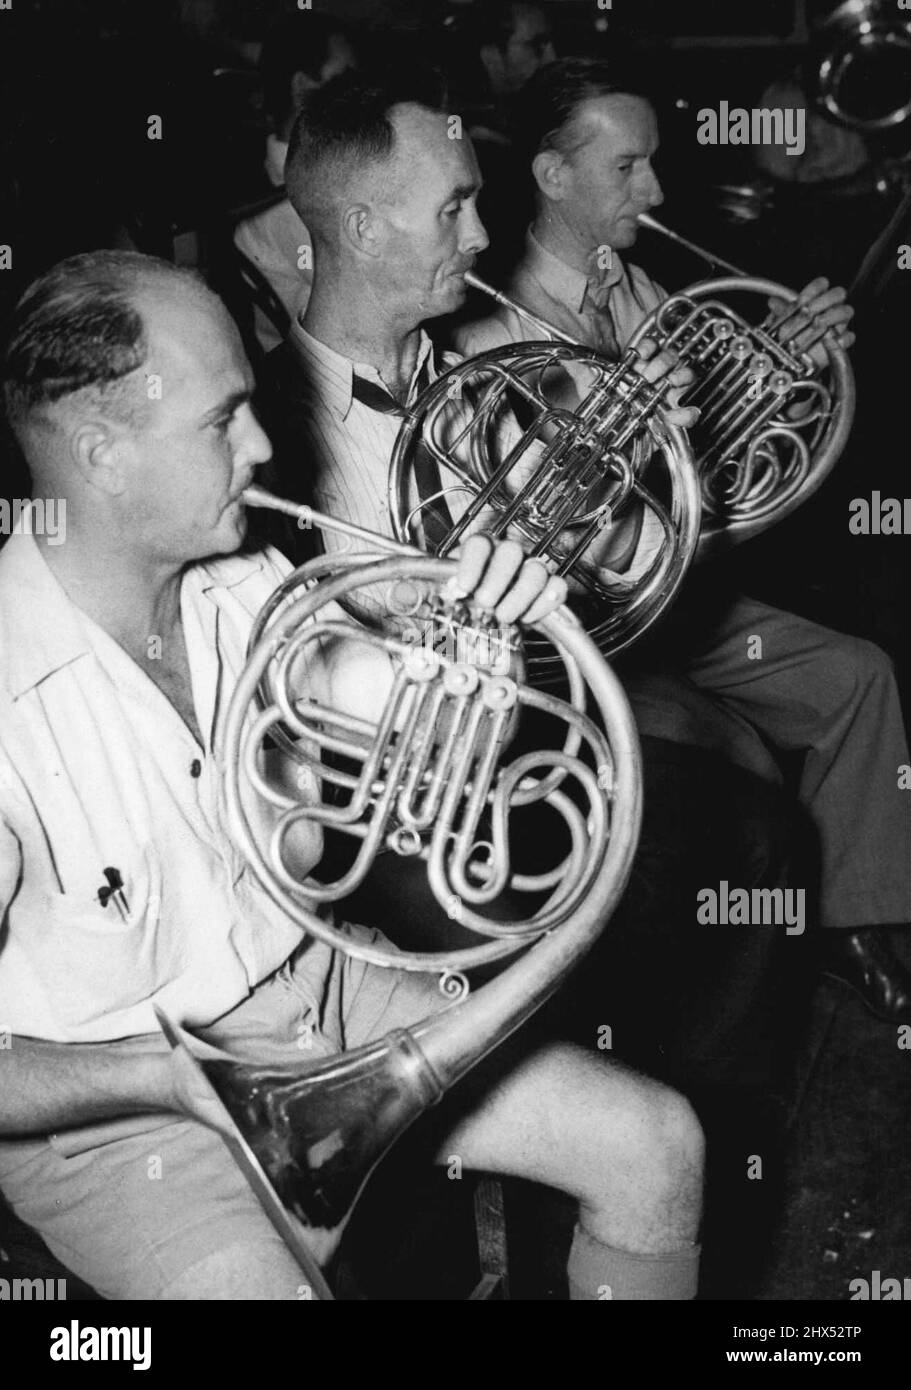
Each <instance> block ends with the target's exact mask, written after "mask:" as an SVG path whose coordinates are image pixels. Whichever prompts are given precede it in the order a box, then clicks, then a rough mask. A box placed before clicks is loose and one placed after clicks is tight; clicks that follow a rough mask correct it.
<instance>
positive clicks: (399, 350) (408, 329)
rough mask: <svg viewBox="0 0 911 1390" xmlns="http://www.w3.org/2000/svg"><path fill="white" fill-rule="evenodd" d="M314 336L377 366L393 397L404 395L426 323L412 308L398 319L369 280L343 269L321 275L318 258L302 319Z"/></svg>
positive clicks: (343, 353) (352, 358)
mask: <svg viewBox="0 0 911 1390" xmlns="http://www.w3.org/2000/svg"><path fill="white" fill-rule="evenodd" d="M302 323H303V326H304V328H305V329H306V330H307V332H308V333H310V334H311V335H312V336H313V337H314V338H317V339H318V340H319V341H320V342H321V343H325V344H326V346H327V347H330V348H332V349H333V350H334V351H335V352H337V353H340V354H341V356H342V357H347V358H348V359H349V361H351V362H362V363H364V365H365V366H370V367H374V368H375V369H376V371H377V372H379V374H380V377H381V378H382V380H383V381H384V382H385V384H386V386H387V387H388V388H389V390H390V391H391V392H392V394H393V395H394V396H397V397H404V395H405V394H406V392H407V390H408V387H409V385H410V383H411V378H412V375H413V374H414V368H415V364H416V362H417V357H418V348H419V347H420V342H421V325H420V323H419V322H418V323H415V322H414V321H413V310H412V311H410V312H405V313H402V314H400V315H397V314H396V312H395V310H394V308H390V305H389V304H388V303H386V302H384V300H383V298H382V296H381V295H378V294H377V292H376V289H375V287H374V286H373V285H371V284H370V283H369V281H368V280H367V279H366V278H364V277H358V279H357V283H355V281H354V277H346V276H345V275H344V273H343V272H341V271H340V270H339V269H338V267H331V268H329V269H328V273H327V274H321V273H320V269H319V260H317V269H316V272H315V274H314V277H313V289H312V292H311V294H310V300H309V302H308V304H307V309H306V312H305V314H304V317H303V319H302Z"/></svg>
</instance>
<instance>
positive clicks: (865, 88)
mask: <svg viewBox="0 0 911 1390" xmlns="http://www.w3.org/2000/svg"><path fill="white" fill-rule="evenodd" d="M896 8H897V7H896V5H895V4H893V3H889V4H888V5H886V4H884V3H882V0H844V3H843V4H840V5H839V6H838V7H837V8H836V9H835V10H834V11H833V12H832V14H830V15H829V16H828V18H827V19H826V20H825V22H824V23H822V24H821V25H820V26H819V28H818V30H817V31H816V33H815V35H814V43H813V47H812V50H811V59H810V65H809V75H810V81H809V84H808V85H809V86H810V89H811V95H812V96H813V98H814V99H815V101H816V103H817V105H818V106H820V107H821V109H822V110H823V111H825V112H826V114H827V115H829V116H831V117H832V119H833V120H836V121H838V122H839V123H840V124H841V125H844V126H848V127H849V128H850V129H851V130H857V131H860V132H861V133H862V134H864V135H879V134H883V133H884V132H887V131H889V130H893V129H895V127H897V126H899V125H902V124H903V123H904V122H905V121H906V120H907V119H908V117H909V116H911V16H904V17H901V16H900V15H899V14H897V13H896Z"/></svg>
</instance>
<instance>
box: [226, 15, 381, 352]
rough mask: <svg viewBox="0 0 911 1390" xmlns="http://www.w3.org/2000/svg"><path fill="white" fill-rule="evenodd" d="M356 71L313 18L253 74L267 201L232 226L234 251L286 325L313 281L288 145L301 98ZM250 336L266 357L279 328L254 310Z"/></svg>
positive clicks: (331, 31) (295, 24) (285, 24)
mask: <svg viewBox="0 0 911 1390" xmlns="http://www.w3.org/2000/svg"><path fill="white" fill-rule="evenodd" d="M355 65H356V59H355V54H354V49H353V48H352V45H351V43H350V41H349V39H348V36H347V34H346V33H345V30H344V29H343V28H342V26H341V25H340V24H339V23H338V22H337V21H336V20H334V19H331V18H326V17H325V16H322V15H318V14H315V13H313V11H311V10H299V11H297V12H296V13H295V14H291V15H287V16H285V17H284V18H282V19H281V20H279V22H278V23H277V24H275V25H274V26H273V27H272V29H271V30H270V31H269V33H268V34H267V35H266V39H265V41H264V43H263V47H262V54H261V57H260V64H259V66H260V72H261V75H262V83H263V94H264V100H265V105H266V112H267V114H268V117H269V124H270V131H269V134H268V135H267V137H266V158H265V164H264V166H263V168H264V172H265V176H266V179H267V180H268V184H269V188H270V190H271V193H270V195H269V196H268V197H267V205H266V206H265V207H264V208H263V210H262V211H260V212H256V213H254V214H253V215H252V216H250V217H246V218H244V219H243V220H242V221H240V222H239V223H238V224H237V227H236V229H235V232H234V245H235V246H236V247H237V249H238V251H239V252H240V253H241V255H243V256H244V257H246V259H247V260H248V261H250V262H252V264H253V265H254V266H256V268H257V269H258V270H259V271H260V273H261V274H262V275H263V276H264V277H265V278H266V280H267V281H268V283H269V285H270V286H271V288H272V290H273V291H274V292H275V294H276V295H277V297H278V299H279V300H280V301H281V304H282V305H283V307H284V309H285V310H286V311H287V313H288V315H289V317H290V318H292V319H293V318H295V317H296V315H297V314H298V313H299V312H300V311H302V310H303V309H305V308H306V306H307V299H308V298H309V294H310V285H311V282H312V278H313V275H312V256H311V254H310V253H311V249H312V248H311V243H310V234H309V232H308V231H307V228H306V227H305V226H304V224H303V223H302V222H301V220H300V218H299V217H298V215H297V213H296V212H295V211H294V209H293V207H292V206H291V204H290V203H289V202H288V199H287V198H286V197H284V183H285V158H286V156H287V154H288V141H289V139H290V136H291V129H292V127H293V125H294V121H295V117H296V116H297V114H298V112H299V111H300V108H301V106H302V104H303V102H304V99H305V97H306V95H307V93H308V92H312V91H314V90H315V89H316V88H317V87H321V86H322V85H323V84H324V83H325V82H328V81H329V79H330V78H332V77H336V76H337V75H338V74H339V73H341V72H345V70H346V69H347V68H351V67H354V66H355ZM278 195H281V196H278ZM276 196H278V200H277V201H276ZM255 330H256V337H257V339H258V341H259V344H260V346H261V347H262V349H263V351H264V352H268V351H269V350H270V349H271V348H273V347H277V346H278V344H279V342H280V341H281V334H280V332H279V330H278V328H277V327H276V325H275V324H274V323H272V322H271V321H270V319H269V318H268V317H267V316H266V315H265V314H264V313H263V312H262V311H261V310H260V309H259V308H257V310H256V313H255Z"/></svg>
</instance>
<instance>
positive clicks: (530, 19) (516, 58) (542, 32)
mask: <svg viewBox="0 0 911 1390" xmlns="http://www.w3.org/2000/svg"><path fill="white" fill-rule="evenodd" d="M556 56H557V54H556V50H555V48H554V40H553V33H552V31H551V27H550V22H549V20H548V18H547V15H546V14H545V13H544V11H543V10H542V9H541V7H540V6H539V5H524V4H518V5H515V6H514V7H513V28H512V33H511V34H510V36H509V41H508V43H507V44H506V47H505V49H504V50H503V85H504V87H505V90H506V91H508V92H517V91H518V90H519V88H520V87H521V86H523V85H524V83H526V82H527V81H528V79H529V78H530V77H533V76H534V74H535V73H536V72H537V71H538V69H539V68H543V67H544V65H545V63H552V62H553V61H554V59H555V58H556Z"/></svg>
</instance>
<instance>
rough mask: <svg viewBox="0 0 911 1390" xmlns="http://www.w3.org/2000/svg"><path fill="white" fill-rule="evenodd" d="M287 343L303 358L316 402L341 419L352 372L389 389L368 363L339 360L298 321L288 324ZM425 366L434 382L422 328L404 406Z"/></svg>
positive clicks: (428, 344) (345, 414) (430, 354)
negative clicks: (312, 385)
mask: <svg viewBox="0 0 911 1390" xmlns="http://www.w3.org/2000/svg"><path fill="white" fill-rule="evenodd" d="M291 342H292V343H293V345H294V347H295V349H296V350H297V353H298V355H299V356H300V357H301V358H303V360H304V364H305V366H306V367H307V369H308V371H309V375H310V378H311V381H312V382H313V384H314V385H316V386H317V387H318V392H319V396H320V400H321V401H323V402H324V403H325V404H327V405H329V406H331V407H332V409H333V410H334V411H335V412H336V414H337V415H338V416H339V417H340V418H341V419H342V420H346V419H347V418H348V412H349V411H350V409H351V405H352V400H353V397H352V394H351V391H352V382H353V380H354V374H355V372H356V373H357V375H358V376H362V377H365V378H366V380H367V381H372V382H375V383H376V385H377V386H381V387H382V389H383V390H384V391H388V390H389V387H388V386H387V385H386V383H385V382H384V381H383V378H382V377H381V376H380V374H379V372H378V371H377V369H376V367H372V366H371V365H370V363H369V362H353V361H352V360H351V358H350V357H343V356H342V354H341V353H340V352H336V351H335V348H331V347H329V346H328V345H327V344H326V343H323V342H321V341H320V340H319V338H314V336H313V334H312V333H308V332H307V330H306V328H304V326H303V324H302V323H301V321H300V319H299V318H298V319H295V321H294V324H293V325H292V328H291ZM425 365H426V367H427V373H428V376H429V378H430V380H431V381H433V380H435V379H436V375H437V371H436V363H435V360H434V353H433V343H432V342H431V340H430V338H429V337H428V335H427V333H426V331H425V330H424V329H423V328H422V329H421V336H420V342H419V344H418V355H417V360H416V362H415V364H414V372H413V374H412V377H411V384H410V385H409V387H408V399H407V404H410V403H411V401H412V399H413V396H414V392H415V387H416V384H417V381H418V378H419V377H420V375H421V373H422V372H423V371H424V368H425Z"/></svg>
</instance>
